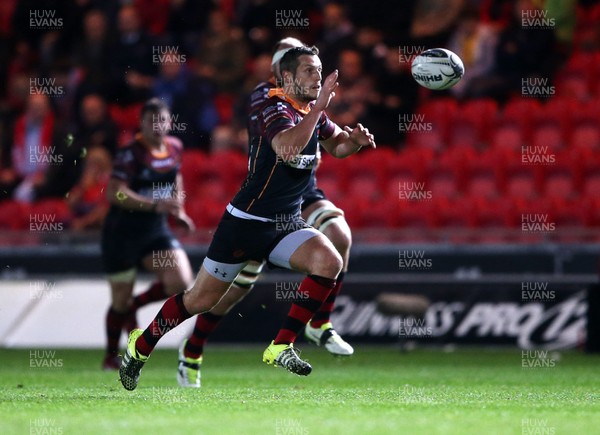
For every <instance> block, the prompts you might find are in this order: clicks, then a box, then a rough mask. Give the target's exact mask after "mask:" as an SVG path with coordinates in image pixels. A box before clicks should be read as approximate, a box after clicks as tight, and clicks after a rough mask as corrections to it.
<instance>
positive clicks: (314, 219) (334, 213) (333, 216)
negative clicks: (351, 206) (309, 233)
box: [306, 206, 344, 232]
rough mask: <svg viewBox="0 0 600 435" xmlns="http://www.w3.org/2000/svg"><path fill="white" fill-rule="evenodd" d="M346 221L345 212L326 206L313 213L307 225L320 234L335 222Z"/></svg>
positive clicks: (307, 220)
mask: <svg viewBox="0 0 600 435" xmlns="http://www.w3.org/2000/svg"><path fill="white" fill-rule="evenodd" d="M340 220H344V211H343V210H342V209H340V208H337V207H333V206H325V207H321V208H318V209H316V210H315V211H313V212H312V213H311V214H310V215H309V216H308V219H306V223H307V224H308V225H311V226H312V227H314V228H315V229H317V230H319V231H320V232H323V231H325V228H327V227H328V226H329V225H331V224H332V223H334V222H339V221H340Z"/></svg>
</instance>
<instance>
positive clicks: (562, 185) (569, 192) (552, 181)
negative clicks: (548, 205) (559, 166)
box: [543, 172, 577, 199]
mask: <svg viewBox="0 0 600 435" xmlns="http://www.w3.org/2000/svg"><path fill="white" fill-rule="evenodd" d="M543 195H544V197H546V198H561V199H568V198H572V197H575V196H577V192H576V191H575V180H574V177H573V175H572V174H568V173H564V172H557V173H554V174H550V175H549V176H548V177H547V178H546V180H545V181H544V193H543Z"/></svg>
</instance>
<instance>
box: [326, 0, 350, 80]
mask: <svg viewBox="0 0 600 435" xmlns="http://www.w3.org/2000/svg"><path fill="white" fill-rule="evenodd" d="M353 34H354V26H353V25H352V22H351V21H350V20H349V19H348V14H347V12H346V9H345V7H344V6H342V5H341V4H340V3H328V4H327V5H325V8H324V9H323V29H322V31H321V37H320V38H319V42H318V43H317V47H319V51H320V53H321V56H320V58H321V60H322V61H323V70H324V71H331V70H333V69H334V68H335V67H336V65H335V62H336V60H337V59H338V58H339V56H340V52H341V51H342V49H344V48H346V47H349V46H351V45H352V43H353V41H352V37H353Z"/></svg>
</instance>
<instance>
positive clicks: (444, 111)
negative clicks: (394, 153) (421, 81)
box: [413, 98, 460, 141]
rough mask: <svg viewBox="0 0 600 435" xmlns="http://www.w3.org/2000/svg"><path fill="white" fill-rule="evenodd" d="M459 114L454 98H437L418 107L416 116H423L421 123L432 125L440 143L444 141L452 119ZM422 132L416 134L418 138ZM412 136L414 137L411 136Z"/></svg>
mask: <svg viewBox="0 0 600 435" xmlns="http://www.w3.org/2000/svg"><path fill="white" fill-rule="evenodd" d="M459 113H460V110H459V107H458V103H457V102H456V99H454V98H438V99H434V100H430V101H428V102H427V103H425V104H422V105H421V106H419V107H418V109H417V111H416V116H421V115H422V116H423V122H430V123H432V124H433V127H434V130H435V131H437V133H438V134H439V135H440V140H441V141H446V140H447V138H448V132H449V128H450V126H451V125H452V124H453V122H454V118H455V117H456V116H457V114H459ZM422 133H423V132H420V133H416V136H419V135H420V134H422ZM413 136H414V135H413Z"/></svg>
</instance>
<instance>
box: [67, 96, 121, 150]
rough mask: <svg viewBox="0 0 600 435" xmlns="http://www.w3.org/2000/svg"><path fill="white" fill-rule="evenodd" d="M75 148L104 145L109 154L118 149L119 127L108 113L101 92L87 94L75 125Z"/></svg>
mask: <svg viewBox="0 0 600 435" xmlns="http://www.w3.org/2000/svg"><path fill="white" fill-rule="evenodd" d="M72 134H73V136H74V143H73V147H72V148H73V149H75V150H77V152H78V153H79V151H80V150H81V149H84V148H88V149H91V148H94V147H102V148H104V149H105V150H106V151H107V152H108V153H109V155H111V156H112V155H114V154H115V152H116V150H117V127H116V125H115V123H114V122H113V120H112V119H111V118H110V116H109V115H108V109H107V106H106V101H105V100H104V98H102V97H101V96H100V95H99V94H90V95H86V96H85V97H84V98H83V100H82V102H81V108H80V114H79V119H78V122H77V124H76V126H75V131H73V132H72Z"/></svg>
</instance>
